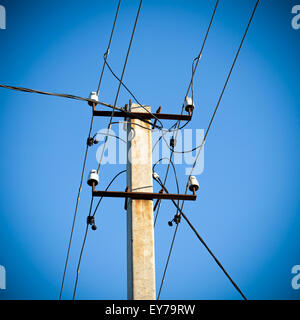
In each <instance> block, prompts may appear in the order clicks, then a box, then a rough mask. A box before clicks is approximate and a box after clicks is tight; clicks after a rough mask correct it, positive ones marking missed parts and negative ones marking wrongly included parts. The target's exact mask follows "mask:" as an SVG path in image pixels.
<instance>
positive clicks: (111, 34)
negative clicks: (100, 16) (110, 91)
mask: <svg viewBox="0 0 300 320" xmlns="http://www.w3.org/2000/svg"><path fill="white" fill-rule="evenodd" d="M121 2H122V0H119V3H118V7H117V12H116V15H115V19H114V23H113V27H112V30H111V33H110V38H109V42H108V46H107V49H106V53H105V55H104V63H103V66H102V71H101V75H100V80H99V84H98V89H97V96H99V92H100V87H101V83H102V78H103V74H104V70H105V65H106V60H107V57H108V54H109V50H110V46H111V41H112V38H113V35H114V31H115V26H116V22H117V19H118V14H119V9H120V5H121Z"/></svg>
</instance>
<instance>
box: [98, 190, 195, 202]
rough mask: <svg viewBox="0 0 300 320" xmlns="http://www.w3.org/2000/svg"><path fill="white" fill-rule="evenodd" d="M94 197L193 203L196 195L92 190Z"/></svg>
mask: <svg viewBox="0 0 300 320" xmlns="http://www.w3.org/2000/svg"><path fill="white" fill-rule="evenodd" d="M93 196H94V197H108V198H126V199H127V198H130V199H135V200H153V199H161V200H184V201H195V200H196V199H197V196H196V194H176V193H151V192H126V191H125V192H122V191H96V190H93Z"/></svg>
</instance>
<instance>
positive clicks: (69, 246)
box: [59, 0, 121, 300]
mask: <svg viewBox="0 0 300 320" xmlns="http://www.w3.org/2000/svg"><path fill="white" fill-rule="evenodd" d="M120 4H121V0H119V3H118V8H117V12H116V15H115V19H114V23H113V28H112V31H111V35H110V39H109V43H108V47H107V52H109V49H110V45H111V41H112V37H113V33H114V30H115V25H116V21H117V18H118V13H119V8H120ZM106 59H107V56H106V58H105V61H106ZM104 70H105V63H103V67H102V72H101V76H100V80H99V84H98V89H97V96H99V91H100V87H101V83H102V78H103V74H104ZM93 122H94V115H93V113H92V119H91V124H90V129H89V135H88V139H90V138H91V132H92V129H93ZM93 138H95V137H93ZM88 150H89V145H88V144H87V146H86V150H85V156H84V161H83V167H82V173H81V179H80V186H79V190H78V195H77V200H76V205H75V213H74V217H73V223H72V228H71V234H70V240H69V245H68V250H67V257H66V262H65V267H64V273H63V279H62V284H61V290H60V294H59V300H61V298H62V292H63V287H64V282H65V277H66V272H67V267H68V261H69V256H70V250H71V244H72V239H73V233H74V227H75V222H76V217H77V211H78V205H79V199H80V194H81V190H82V184H83V177H84V172H85V166H86V161H87V156H88ZM86 236H87V233H86ZM86 236H85V238H86ZM76 285H77V283H76ZM75 291H76V289H75Z"/></svg>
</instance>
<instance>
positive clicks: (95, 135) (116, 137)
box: [93, 132, 127, 144]
mask: <svg viewBox="0 0 300 320" xmlns="http://www.w3.org/2000/svg"><path fill="white" fill-rule="evenodd" d="M98 134H99V135H103V136H109V137H113V138H115V139H117V140H120V141H122V142H124V143H126V144H127V141H125V140H124V139H122V138H121V137H119V136H116V135H114V134H109V133H102V132H97V133H95V134H94V136H93V139H95V138H96V137H97V135H98Z"/></svg>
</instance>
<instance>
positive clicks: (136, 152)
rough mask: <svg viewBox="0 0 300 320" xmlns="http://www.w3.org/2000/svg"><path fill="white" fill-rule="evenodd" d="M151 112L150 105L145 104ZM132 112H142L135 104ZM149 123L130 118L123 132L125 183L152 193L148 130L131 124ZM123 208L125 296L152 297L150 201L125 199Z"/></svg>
mask: <svg viewBox="0 0 300 320" xmlns="http://www.w3.org/2000/svg"><path fill="white" fill-rule="evenodd" d="M147 109H148V110H149V111H151V109H150V107H147ZM130 110H131V111H132V112H146V111H145V110H144V109H143V108H142V107H140V106H138V105H137V104H132V105H131V106H130ZM134 123H137V124H140V125H142V126H143V127H147V128H149V129H150V128H151V126H150V125H148V124H146V123H144V122H142V121H140V120H136V119H132V120H131V121H130V124H129V125H128V128H127V131H128V133H129V132H131V133H133V135H134V138H133V139H132V140H131V141H128V158H129V159H128V163H127V185H128V186H129V189H130V191H139V192H152V191H153V181H152V143H151V131H150V130H146V129H144V128H141V127H139V126H136V125H134ZM128 202H129V203H128V210H127V234H128V236H127V277H128V299H130V300H155V299H156V291H155V255H154V228H153V201H152V200H128Z"/></svg>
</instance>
